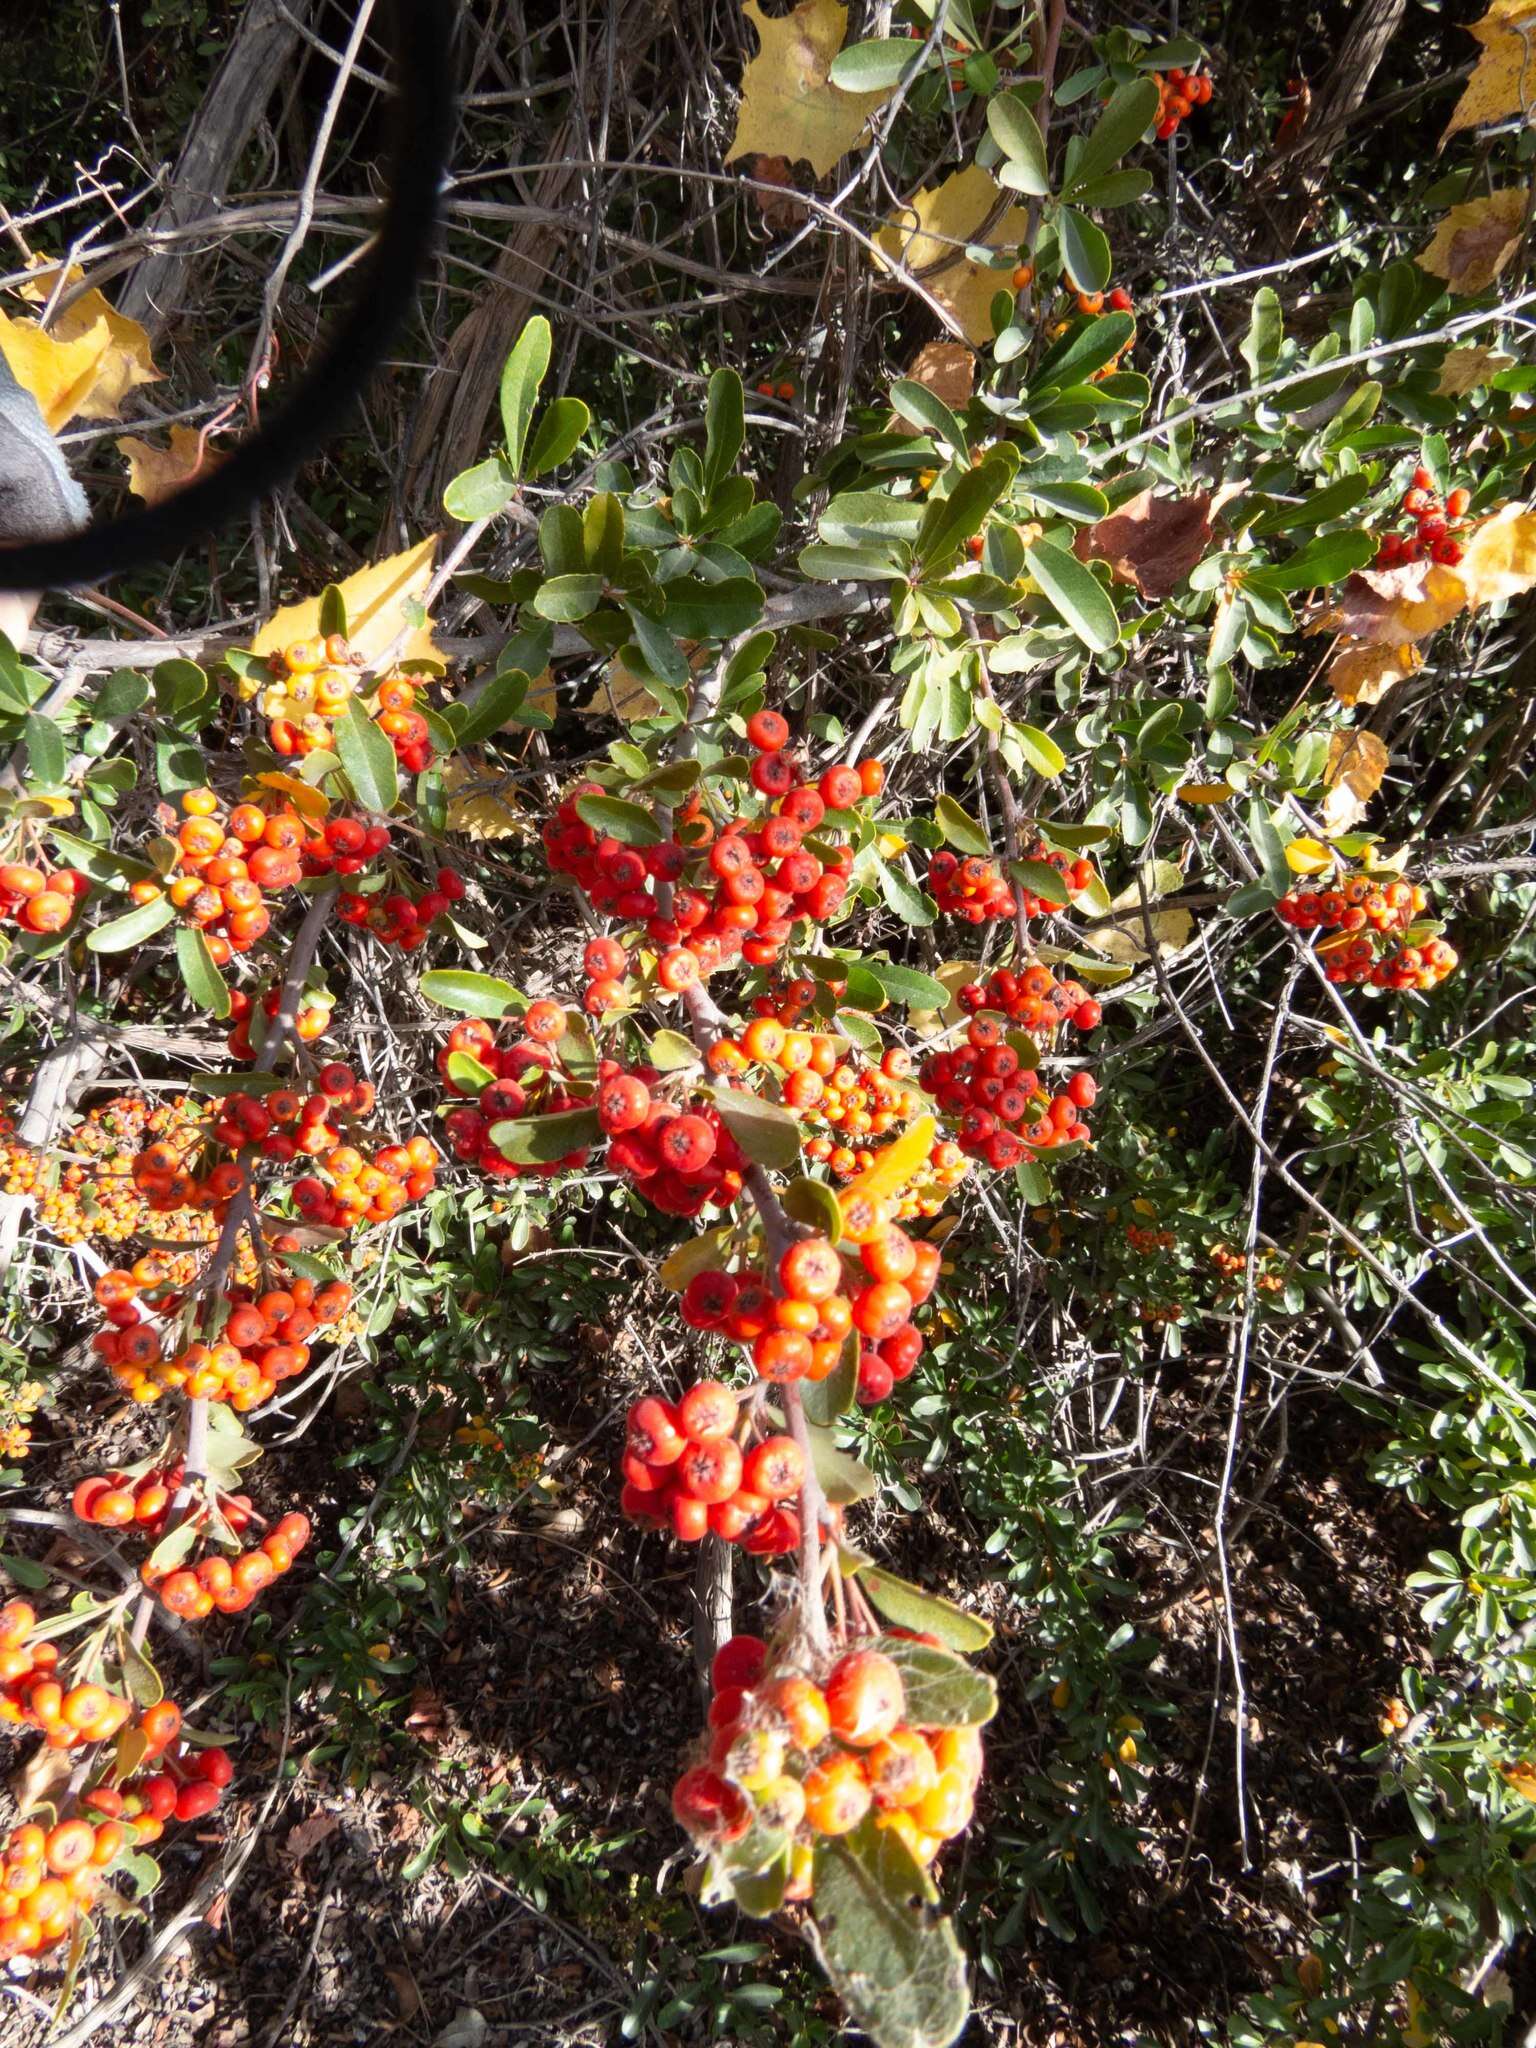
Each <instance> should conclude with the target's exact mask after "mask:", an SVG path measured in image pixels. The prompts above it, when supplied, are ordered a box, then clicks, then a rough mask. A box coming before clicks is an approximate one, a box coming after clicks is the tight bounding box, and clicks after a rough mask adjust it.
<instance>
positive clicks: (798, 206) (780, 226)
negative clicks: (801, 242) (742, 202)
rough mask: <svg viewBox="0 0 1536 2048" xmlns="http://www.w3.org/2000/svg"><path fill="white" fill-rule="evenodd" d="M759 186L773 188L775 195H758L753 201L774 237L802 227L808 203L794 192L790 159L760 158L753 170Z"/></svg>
mask: <svg viewBox="0 0 1536 2048" xmlns="http://www.w3.org/2000/svg"><path fill="white" fill-rule="evenodd" d="M752 176H753V178H754V180H755V181H756V183H757V184H758V185H760V186H761V185H774V186H777V187H778V188H779V189H778V190H777V191H774V192H762V191H757V192H754V193H753V195H752V196H753V198H754V199H755V200H756V201H757V204H758V210H759V211H760V212H761V214H762V216H763V226H764V227H765V228H767V230H768V232H769V233H770V234H773V235H777V234H782V233H784V232H785V231H786V230H787V229H789V228H796V227H799V225H800V223H801V222H802V221H803V220H804V219H805V218H806V208H805V202H804V200H802V199H801V197H800V195H799V193H798V192H797V191H796V190H795V180H794V175H793V173H792V172H791V170H790V168H789V158H788V157H787V156H760V157H758V159H757V161H756V162H755V163H754V164H753V166H752Z"/></svg>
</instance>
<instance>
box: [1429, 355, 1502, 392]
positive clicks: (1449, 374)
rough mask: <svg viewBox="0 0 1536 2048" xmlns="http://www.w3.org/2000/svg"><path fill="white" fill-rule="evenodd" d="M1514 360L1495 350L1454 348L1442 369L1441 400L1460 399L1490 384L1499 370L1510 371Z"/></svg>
mask: <svg viewBox="0 0 1536 2048" xmlns="http://www.w3.org/2000/svg"><path fill="white" fill-rule="evenodd" d="M1514 360H1515V359H1514V357H1513V356H1506V355H1502V354H1501V353H1500V352H1499V350H1498V349H1496V348H1453V349H1452V350H1451V352H1450V353H1449V355H1447V357H1446V359H1445V361H1444V362H1443V363H1442V364H1441V365H1440V381H1439V383H1438V384H1436V386H1435V390H1436V391H1437V392H1438V393H1439V395H1440V396H1441V397H1442V398H1460V397H1462V396H1463V395H1464V394H1465V393H1466V392H1468V391H1476V390H1477V388H1478V386H1479V385H1481V384H1487V383H1489V382H1490V381H1491V380H1492V379H1493V378H1494V377H1496V376H1497V375H1498V373H1499V372H1500V370H1507V369H1510V368H1511V367H1512V366H1513V364H1514Z"/></svg>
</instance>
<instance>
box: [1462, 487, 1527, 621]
mask: <svg viewBox="0 0 1536 2048" xmlns="http://www.w3.org/2000/svg"><path fill="white" fill-rule="evenodd" d="M1456 573H1457V575H1458V576H1459V577H1460V578H1461V580H1462V583H1463V585H1464V586H1465V588H1466V592H1467V602H1468V604H1470V605H1472V606H1474V607H1476V606H1478V605H1484V604H1499V603H1502V602H1503V601H1504V600H1505V599H1506V598H1511V597H1518V596H1519V595H1520V594H1521V592H1522V591H1526V590H1529V589H1530V588H1531V586H1532V584H1536V510H1533V509H1532V508H1531V507H1530V506H1529V505H1522V504H1519V503H1515V504H1510V505H1501V506H1500V507H1499V509H1498V511H1497V512H1495V513H1494V514H1493V516H1492V517H1491V518H1490V519H1485V520H1484V521H1483V522H1482V524H1481V525H1480V526H1479V527H1478V528H1477V530H1476V531H1475V532H1474V533H1473V534H1472V535H1471V536H1470V538H1469V539H1468V540H1467V541H1466V542H1465V543H1464V544H1463V546H1462V551H1461V560H1460V562H1459V563H1458V564H1457V566H1456Z"/></svg>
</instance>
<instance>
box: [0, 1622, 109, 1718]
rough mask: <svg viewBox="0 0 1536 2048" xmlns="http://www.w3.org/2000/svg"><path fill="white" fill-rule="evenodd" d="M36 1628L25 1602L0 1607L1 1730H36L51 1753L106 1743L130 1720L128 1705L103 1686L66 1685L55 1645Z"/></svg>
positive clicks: (57, 1647)
mask: <svg viewBox="0 0 1536 2048" xmlns="http://www.w3.org/2000/svg"><path fill="white" fill-rule="evenodd" d="M36 1628H37V1615H36V1613H35V1612H34V1611H33V1609H32V1608H31V1607H30V1606H29V1605H28V1604H27V1602H26V1601H25V1600H8V1601H7V1602H6V1604H5V1605H4V1606H3V1607H0V1726H3V1725H4V1724H6V1723H9V1724H10V1725H11V1726H12V1727H16V1726H23V1727H27V1728H37V1729H40V1730H41V1731H42V1735H43V1739H44V1741H45V1742H46V1743H47V1745H48V1747H49V1748H50V1749H75V1748H77V1747H78V1746H79V1745H80V1744H81V1743H85V1742H105V1741H106V1740H107V1738H108V1737H109V1736H113V1735H115V1734H116V1733H117V1731H118V1729H119V1728H121V1727H123V1726H124V1724H125V1723H126V1722H128V1721H129V1720H131V1719H132V1716H133V1702H132V1701H131V1700H129V1699H125V1698H124V1697H123V1696H122V1695H121V1694H119V1693H115V1692H108V1690H107V1689H106V1687H105V1686H102V1685H65V1684H64V1683H63V1682H62V1680H61V1679H60V1678H59V1676H58V1672H59V1646H58V1644H57V1643H55V1642H53V1641H52V1640H51V1639H50V1638H48V1637H46V1636H40V1635H37V1634H35V1633H34V1631H35V1630H36Z"/></svg>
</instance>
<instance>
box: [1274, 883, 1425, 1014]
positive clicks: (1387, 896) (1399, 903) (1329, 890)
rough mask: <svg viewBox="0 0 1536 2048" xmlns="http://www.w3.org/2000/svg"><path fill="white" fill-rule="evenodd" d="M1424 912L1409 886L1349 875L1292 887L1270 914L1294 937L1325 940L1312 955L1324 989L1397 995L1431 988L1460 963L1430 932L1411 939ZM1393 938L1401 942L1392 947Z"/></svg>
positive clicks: (1418, 891) (1417, 892)
mask: <svg viewBox="0 0 1536 2048" xmlns="http://www.w3.org/2000/svg"><path fill="white" fill-rule="evenodd" d="M1428 908H1429V897H1428V896H1427V895H1426V893H1425V892H1424V890H1423V889H1422V888H1420V886H1419V884H1418V883H1417V882H1406V881H1403V880H1402V879H1401V878H1397V879H1390V878H1388V877H1385V876H1372V875H1363V874H1355V875H1344V876H1342V877H1340V878H1339V879H1338V880H1336V881H1333V882H1327V883H1316V882H1306V883H1300V884H1295V885H1293V886H1292V887H1291V888H1289V889H1288V890H1287V891H1286V893H1285V894H1284V895H1283V896H1282V897H1281V898H1280V901H1279V902H1278V903H1277V904H1276V905H1275V915H1276V916H1277V917H1278V918H1280V919H1281V921H1282V922H1283V923H1285V924H1288V925H1291V926H1293V927H1294V928H1295V929H1296V930H1297V931H1303V932H1310V931H1319V930H1321V931H1326V932H1327V933H1329V935H1330V936H1329V937H1327V938H1325V939H1323V940H1321V941H1320V942H1319V944H1318V948H1317V951H1318V954H1319V957H1320V958H1321V959H1322V960H1323V963H1324V972H1325V973H1326V974H1327V977H1328V979H1329V980H1330V981H1331V982H1335V983H1345V984H1353V985H1359V984H1363V983H1368V984H1369V985H1370V986H1371V987H1372V988H1385V989H1392V990H1395V991H1397V992H1399V993H1403V992H1406V991H1408V990H1410V989H1420V990H1428V989H1432V988H1434V987H1436V986H1437V985H1438V984H1439V983H1440V982H1442V981H1444V980H1445V979H1446V977H1447V976H1448V975H1449V974H1451V973H1452V972H1453V971H1454V970H1455V967H1456V965H1457V961H1458V959H1459V957H1460V956H1459V955H1458V954H1457V951H1456V948H1455V947H1454V946H1451V945H1448V944H1447V943H1446V941H1445V940H1444V939H1440V938H1436V937H1434V936H1433V933H1434V927H1433V926H1429V927H1428V928H1426V929H1424V930H1423V933H1422V937H1418V936H1416V934H1417V933H1418V932H1419V930H1420V926H1419V920H1420V919H1421V918H1422V917H1423V915H1424V912H1425V911H1426V910H1427V909H1428ZM1397 938H1404V939H1406V940H1407V943H1405V944H1402V945H1394V944H1392V941H1393V940H1394V939H1397Z"/></svg>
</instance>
